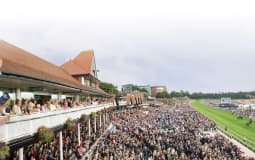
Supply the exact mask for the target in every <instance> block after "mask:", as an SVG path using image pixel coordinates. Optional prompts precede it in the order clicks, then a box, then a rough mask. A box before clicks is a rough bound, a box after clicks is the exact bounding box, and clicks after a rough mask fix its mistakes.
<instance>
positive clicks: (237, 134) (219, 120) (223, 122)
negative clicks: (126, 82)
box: [191, 101, 255, 151]
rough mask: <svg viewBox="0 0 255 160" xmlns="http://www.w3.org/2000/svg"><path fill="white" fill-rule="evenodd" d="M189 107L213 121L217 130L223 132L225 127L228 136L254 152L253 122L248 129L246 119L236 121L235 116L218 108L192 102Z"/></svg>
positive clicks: (254, 133)
mask: <svg viewBox="0 0 255 160" xmlns="http://www.w3.org/2000/svg"><path fill="white" fill-rule="evenodd" d="M191 105H192V107H193V108H194V109H196V110H197V111H199V112H201V113H203V114H204V115H205V116H207V117H208V118H209V119H211V120H213V121H215V122H216V124H217V127H218V128H220V129H221V130H223V131H224V130H225V127H227V132H228V134H229V135H232V136H233V137H234V138H235V139H237V140H239V141H240V142H242V143H244V144H246V145H247V146H248V147H249V148H251V149H252V150H253V151H254V150H255V122H253V123H252V125H250V127H247V126H246V122H247V121H248V119H246V118H244V119H242V120H238V119H237V116H236V115H233V114H232V113H230V112H227V111H224V110H221V109H218V108H213V107H209V106H207V105H205V104H204V103H203V102H202V101H193V102H192V103H191Z"/></svg>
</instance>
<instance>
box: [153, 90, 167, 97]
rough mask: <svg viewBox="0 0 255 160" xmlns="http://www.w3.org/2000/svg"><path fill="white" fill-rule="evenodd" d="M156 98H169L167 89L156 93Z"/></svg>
mask: <svg viewBox="0 0 255 160" xmlns="http://www.w3.org/2000/svg"><path fill="white" fill-rule="evenodd" d="M156 98H169V94H168V92H166V91H164V92H160V93H158V94H157V95H156Z"/></svg>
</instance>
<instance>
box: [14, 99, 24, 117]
mask: <svg viewBox="0 0 255 160" xmlns="http://www.w3.org/2000/svg"><path fill="white" fill-rule="evenodd" d="M20 107H21V101H20V100H19V99H17V100H16V103H15V105H14V106H13V107H12V113H13V114H15V115H22V111H21V108H20Z"/></svg>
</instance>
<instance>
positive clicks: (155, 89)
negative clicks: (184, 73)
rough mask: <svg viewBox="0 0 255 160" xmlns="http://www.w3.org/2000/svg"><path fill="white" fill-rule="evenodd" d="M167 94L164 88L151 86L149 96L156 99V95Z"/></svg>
mask: <svg viewBox="0 0 255 160" xmlns="http://www.w3.org/2000/svg"><path fill="white" fill-rule="evenodd" d="M162 92H167V87H166V86H152V87H151V96H152V97H156V96H157V94H158V93H162Z"/></svg>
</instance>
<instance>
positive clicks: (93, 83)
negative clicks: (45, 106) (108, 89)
mask: <svg viewBox="0 0 255 160" xmlns="http://www.w3.org/2000/svg"><path fill="white" fill-rule="evenodd" d="M61 68H62V69H64V70H65V71H66V72H67V73H69V74H70V75H72V76H73V78H75V79H76V80H78V81H79V82H80V83H81V84H82V85H84V86H88V87H93V88H99V84H100V81H99V80H98V78H97V72H98V70H97V68H96V62H95V56H94V51H93V50H88V51H82V52H80V54H79V55H78V56H76V57H75V58H74V59H71V60H69V61H67V62H66V63H64V64H63V65H62V66H61Z"/></svg>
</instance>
